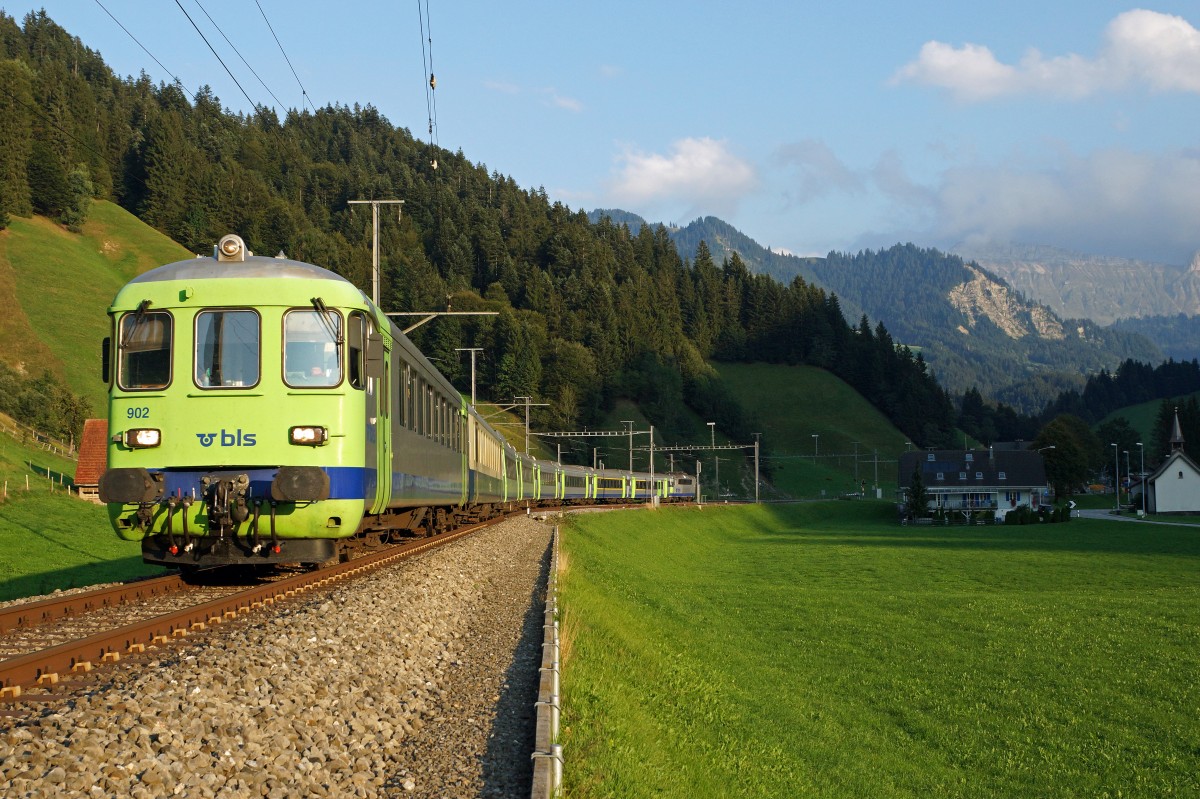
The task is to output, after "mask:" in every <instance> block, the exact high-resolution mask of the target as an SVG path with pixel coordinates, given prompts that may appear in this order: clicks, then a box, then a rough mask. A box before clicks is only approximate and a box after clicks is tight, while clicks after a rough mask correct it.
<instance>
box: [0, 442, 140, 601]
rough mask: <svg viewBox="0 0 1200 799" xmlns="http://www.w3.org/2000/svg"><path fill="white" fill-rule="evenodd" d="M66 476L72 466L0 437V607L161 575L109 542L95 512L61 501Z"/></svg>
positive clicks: (135, 553) (108, 531)
mask: <svg viewBox="0 0 1200 799" xmlns="http://www.w3.org/2000/svg"><path fill="white" fill-rule="evenodd" d="M74 473H75V463H74V462H73V461H70V460H67V459H66V458H60V457H57V456H55V455H52V454H50V453H47V452H45V451H42V450H38V449H37V448H36V447H30V446H27V445H23V444H22V443H21V442H19V441H16V440H14V439H12V438H10V437H8V436H6V435H0V484H3V485H5V486H7V493H8V496H7V499H5V498H3V495H0V602H3V601H7V600H10V599H18V598H21V597H26V596H35V595H40V594H48V593H51V592H53V591H55V590H61V589H65V588H78V587H80V586H85V585H94V584H96V583H106V582H114V581H117V580H127V579H131V578H134V577H141V576H145V575H149V574H162V572H163V570H162V569H161V568H160V567H157V566H147V565H145V564H143V563H142V553H141V549H140V548H139V547H138V545H137V544H132V543H130V542H128V541H122V540H120V539H119V538H117V535H116V533H114V532H113V529H112V527H111V526H110V525H109V522H108V512H107V511H106V510H105V509H104V507H103V506H102V505H95V504H93V503H90V502H84V501H82V500H80V499H77V498H75V497H71V496H68V495H67V491H66V488H65V487H64V486H61V485H59V484H58V480H59V479H60V478H62V479H63V480H64V481H65V482H67V483H69V481H70V477H71V476H72V475H73V474H74ZM26 485H28V486H29V488H28V490H26V488H25V486H26Z"/></svg>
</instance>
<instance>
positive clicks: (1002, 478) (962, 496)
mask: <svg viewBox="0 0 1200 799" xmlns="http://www.w3.org/2000/svg"><path fill="white" fill-rule="evenodd" d="M899 468H900V471H899V475H898V482H899V486H898V488H899V495H900V502H901V504H903V503H904V502H906V501H907V499H908V489H909V487H910V486H911V484H912V480H913V472H916V471H919V472H920V474H921V482H922V484H924V486H925V491H926V493H927V494H928V496H929V509H930V511H939V510H940V511H944V512H961V513H963V514H964V515H970V514H972V513H974V512H977V511H995V513H996V516H997V518H1003V516H1004V514H1005V513H1007V512H1008V511H1010V510H1013V509H1014V508H1018V507H1022V506H1026V507H1029V508H1032V509H1033V510H1037V509H1038V508H1039V507H1040V506H1041V504H1042V499H1043V497H1045V496H1046V495H1047V494H1048V493H1049V492H1050V485H1049V482H1048V481H1047V480H1046V464H1045V461H1043V460H1042V455H1041V453H1040V452H1036V451H1031V450H1027V449H1008V448H1002V447H1000V446H996V447H988V448H987V449H969V450H961V449H942V450H926V451H924V452H905V453H904V454H902V455H901V456H900V463H899Z"/></svg>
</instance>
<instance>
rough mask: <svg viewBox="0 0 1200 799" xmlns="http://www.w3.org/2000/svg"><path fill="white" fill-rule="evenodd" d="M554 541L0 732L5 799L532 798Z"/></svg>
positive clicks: (127, 678)
mask: <svg viewBox="0 0 1200 799" xmlns="http://www.w3.org/2000/svg"><path fill="white" fill-rule="evenodd" d="M550 535H551V528H550V527H549V526H548V525H545V524H541V523H539V522H537V521H534V520H532V519H528V518H519V519H514V520H511V521H508V522H505V523H503V524H500V525H498V526H496V527H493V528H491V529H489V530H485V531H483V532H482V533H479V534H477V535H474V536H472V537H471V538H469V539H468V540H466V541H463V542H459V543H458V544H454V545H451V546H450V547H447V548H445V549H442V550H439V551H437V552H434V553H430V554H429V555H426V556H424V557H422V558H420V559H418V560H416V561H412V562H409V563H406V564H402V565H400V566H398V567H394V568H391V569H387V570H384V571H381V572H377V573H375V574H374V575H372V576H370V577H367V578H365V579H361V580H357V581H355V583H354V584H353V585H346V586H341V587H338V588H333V589H330V590H329V591H327V592H324V593H320V594H316V595H313V596H309V597H306V598H304V599H302V600H299V601H294V602H289V603H287V604H286V605H283V606H281V607H279V608H278V609H276V610H274V611H271V612H268V613H258V614H255V615H254V616H252V617H251V618H247V619H244V620H241V621H238V622H236V623H232V624H229V625H222V626H221V627H219V628H216V629H215V630H213V631H211V632H209V633H205V634H204V635H203V636H201V637H199V638H196V639H193V640H191V641H190V642H189V643H188V644H186V645H173V646H169V647H167V648H165V649H163V650H159V651H158V652H157V653H151V654H148V655H147V656H144V657H142V658H140V659H139V660H138V661H137V663H138V665H137V666H136V667H133V668H130V665H131V664H126V665H125V666H123V667H122V668H120V669H119V670H113V672H112V674H111V681H110V682H108V683H106V684H103V685H102V686H100V687H97V686H96V685H92V686H91V687H89V688H88V689H87V692H86V693H79V694H77V695H75V696H71V697H69V698H68V699H66V700H63V701H60V702H57V703H55V704H52V705H49V706H47V707H46V708H45V709H44V710H43V711H42V713H41V715H39V716H37V717H35V718H32V719H26V720H22V721H15V722H14V721H12V720H6V719H0V785H3V786H5V789H4V795H5V796H6V797H18V796H21V797H74V796H87V797H109V796H131V797H172V796H177V797H247V796H272V797H273V796H295V797H339V799H340V797H379V796H414V797H415V796H456V797H458V796H462V797H475V796H486V797H496V796H505V797H507V796H513V797H517V796H528V795H529V791H530V778H531V777H530V775H531V767H530V759H529V755H530V753H531V752H532V750H533V726H534V725H533V703H534V701H535V700H536V691H537V667H538V662H539V660H540V657H541V615H540V612H541V600H542V592H543V591H544V588H545V581H546V569H547V566H548V562H549V543H550Z"/></svg>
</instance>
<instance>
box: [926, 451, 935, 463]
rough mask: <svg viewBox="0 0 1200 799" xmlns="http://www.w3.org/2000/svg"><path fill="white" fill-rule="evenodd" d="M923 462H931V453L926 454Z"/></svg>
mask: <svg viewBox="0 0 1200 799" xmlns="http://www.w3.org/2000/svg"><path fill="white" fill-rule="evenodd" d="M925 460H927V461H931V460H933V453H932V452H931V453H929V454H928V455H927V456H926V457H925Z"/></svg>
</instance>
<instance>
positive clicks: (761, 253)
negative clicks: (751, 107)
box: [588, 208, 821, 285]
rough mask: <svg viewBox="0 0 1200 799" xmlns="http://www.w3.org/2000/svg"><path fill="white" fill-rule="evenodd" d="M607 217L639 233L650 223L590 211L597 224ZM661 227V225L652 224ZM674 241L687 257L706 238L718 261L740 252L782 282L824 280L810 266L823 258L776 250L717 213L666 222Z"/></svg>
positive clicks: (626, 213) (759, 271)
mask: <svg viewBox="0 0 1200 799" xmlns="http://www.w3.org/2000/svg"><path fill="white" fill-rule="evenodd" d="M605 216H607V217H608V218H609V219H611V220H612V221H613V223H614V224H617V225H622V224H624V225H628V226H629V230H630V232H631V233H633V234H634V235H637V232H638V230H639V229H640V228H641V226H642V225H647V224H650V223H648V222H647V221H646V220H645V219H643V218H642V217H640V216H638V215H637V214H633V213H630V212H629V211H621V210H618V209H610V208H603V209H602V208H598V209H596V210H594V211H591V212H590V213H589V214H588V219H589V220H591V221H592V222H593V223H595V222H598V221H600V219H601V218H602V217H605ZM652 227H657V225H652ZM664 227H665V228H666V230H667V233H668V235H670V237H671V240H672V241H674V242H675V246H677V247H678V248H679V254H680V255H682V256H684V257H685V258H694V257H695V255H696V247H697V246H699V244H700V242H701V241H703V242H704V243H705V244H707V245H708V249H709V252H711V253H712V256H713V260H714V261H716V262H717V263H720V262H721V261H724V260H725V259H727V258H728V257H729V256H730V255H732V254H733V253H735V252H736V253H737V254H738V256H739V257H740V258H741V259H742V261H743V262H744V263H745V264H746V267H747V268H748V269H749V270H750V271H751V272H754V273H755V274H759V275H770V276H771V277H773V278H775V279H776V280H778V281H779V282H780V283H785V284H786V283H790V282H791V281H792V279H793V278H795V277H796V276H797V275H799V276H801V277H803V278H804V279H805V281H807V282H809V283H816V284H817V285H820V282H819V281H818V280H817V279H816V276H815V274H814V273H813V272H812V270H811V269H810V268H809V267H810V266H811V265H812V264H814V263H817V262H819V261H820V260H821V259H820V258H812V257H800V256H796V255H792V254H791V253H788V252H783V251H775V250H772V249H770V248H768V247H764V246H762V245H761V244H759V243H758V242H757V241H755V240H754V239H752V238H750V237H749V236H747V235H746V234H745V233H743V232H741V231H740V230H738V229H737V228H735V227H734V226H733V225H731V224H729V223H728V222H725V221H723V220H721V219H718V218H717V217H715V216H706V217H702V218H700V219H697V220H695V221H694V222H691V223H689V224H687V225H686V226H684V227H679V226H675V225H664Z"/></svg>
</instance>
